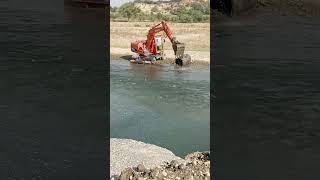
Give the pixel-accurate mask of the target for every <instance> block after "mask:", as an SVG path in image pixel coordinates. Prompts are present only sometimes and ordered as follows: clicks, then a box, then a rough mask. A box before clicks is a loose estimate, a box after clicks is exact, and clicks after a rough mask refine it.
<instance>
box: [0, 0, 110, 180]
mask: <svg viewBox="0 0 320 180" xmlns="http://www.w3.org/2000/svg"><path fill="white" fill-rule="evenodd" d="M104 20H105V19H104V14H103V13H102V14H101V13H97V12H95V11H91V10H79V9H64V5H63V1H49V0H45V1H39V0H28V1H20V0H10V1H9V0H3V1H1V2H0V42H1V43H0V142H1V144H0V179H39V180H40V179H78V180H80V179H103V178H104V177H107V175H106V174H107V173H106V168H105V167H106V164H105V163H106V149H105V147H106V144H107V141H106V139H105V137H106V136H107V133H106V127H107V121H106V119H107V112H108V109H107V108H106V101H107V96H106V68H105V64H106V63H105V62H106V61H105V60H106V58H105V48H104V43H103V41H104V22H105V21H104ZM87 34H93V35H92V36H88V35H87Z"/></svg>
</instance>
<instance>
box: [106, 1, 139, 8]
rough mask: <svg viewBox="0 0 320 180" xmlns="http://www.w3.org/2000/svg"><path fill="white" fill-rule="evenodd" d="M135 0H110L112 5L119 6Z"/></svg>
mask: <svg viewBox="0 0 320 180" xmlns="http://www.w3.org/2000/svg"><path fill="white" fill-rule="evenodd" d="M132 1H133V0H110V6H111V7H119V6H121V5H122V4H124V3H126V2H132Z"/></svg>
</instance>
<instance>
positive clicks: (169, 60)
mask: <svg viewBox="0 0 320 180" xmlns="http://www.w3.org/2000/svg"><path fill="white" fill-rule="evenodd" d="M168 51H169V50H167V51H166V59H165V60H161V61H158V62H159V64H174V63H175V61H174V54H173V52H168ZM185 54H189V55H190V56H191V65H192V64H196V65H198V64H201V65H210V52H209V51H185ZM132 55H133V53H131V52H128V49H125V48H115V47H111V48H110V59H112V60H117V59H123V60H129V58H130V57H131V56H132Z"/></svg>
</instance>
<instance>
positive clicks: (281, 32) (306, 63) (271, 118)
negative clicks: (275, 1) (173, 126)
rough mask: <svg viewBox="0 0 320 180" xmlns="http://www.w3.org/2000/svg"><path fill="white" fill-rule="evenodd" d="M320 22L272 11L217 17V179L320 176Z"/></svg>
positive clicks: (215, 52)
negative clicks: (245, 15)
mask: <svg viewBox="0 0 320 180" xmlns="http://www.w3.org/2000/svg"><path fill="white" fill-rule="evenodd" d="M319 22H320V18H319V17H313V18H304V17H294V16H280V17H279V16H275V15H272V13H271V14H268V15H264V14H258V15H254V16H251V17H240V18H238V19H237V18H235V19H228V20H226V21H225V22H223V23H222V22H220V24H218V23H217V25H216V28H215V32H214V33H215V34H214V35H215V42H213V44H214V48H213V50H214V54H215V59H216V61H215V68H214V73H213V76H214V80H213V81H214V84H215V89H214V91H215V93H214V95H215V96H216V99H214V104H215V105H214V107H215V108H214V111H213V114H214V117H213V120H214V124H215V126H214V128H213V132H214V133H213V136H214V137H215V138H214V140H215V150H216V156H215V158H216V164H217V165H216V170H217V173H216V175H217V179H225V180H231V179H255V180H257V179H259V180H264V179H266V180H267V179H277V180H278V179H279V180H282V179H292V180H300V179H319V177H320V174H319V171H318V167H319V165H320V153H319V152H320V146H319V142H320V141H319V140H320V133H319V132H320V124H319V122H320V121H319V119H320V83H319V82H320V81H319V80H320V74H319V68H320V61H319V60H320V52H319V48H320V34H319V29H320V23H319Z"/></svg>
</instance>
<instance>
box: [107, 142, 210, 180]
mask: <svg viewBox="0 0 320 180" xmlns="http://www.w3.org/2000/svg"><path fill="white" fill-rule="evenodd" d="M110 144H111V147H110V153H111V154H110V157H111V161H110V175H111V179H113V180H117V179H120V180H148V179H163V180H165V179H174V180H182V179H188V180H189V179H190V180H191V179H195V180H196V179H208V180H209V179H210V153H209V152H194V153H191V154H189V155H187V156H186V157H185V159H181V158H180V157H177V156H175V155H174V154H173V153H172V152H171V151H169V150H167V149H165V148H161V147H158V146H155V145H152V144H146V143H143V142H139V141H135V140H131V139H116V138H112V139H111V143H110Z"/></svg>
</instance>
